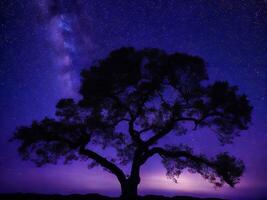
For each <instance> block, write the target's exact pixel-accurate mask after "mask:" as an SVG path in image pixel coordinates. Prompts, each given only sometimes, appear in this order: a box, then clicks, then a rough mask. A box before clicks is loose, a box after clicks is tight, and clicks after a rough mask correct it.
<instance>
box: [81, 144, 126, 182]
mask: <svg viewBox="0 0 267 200" xmlns="http://www.w3.org/2000/svg"><path fill="white" fill-rule="evenodd" d="M79 153H80V154H81V155H85V156H87V157H88V158H91V159H93V160H94V161H96V162H97V163H98V164H100V165H101V166H102V167H104V168H106V169H108V170H110V171H111V172H112V173H113V174H114V175H116V177H117V178H118V180H119V181H120V183H123V182H125V180H126V177H125V175H124V173H123V171H122V170H121V169H120V168H119V167H117V166H116V165H115V164H114V163H112V162H110V161H108V160H107V159H106V158H104V157H102V156H101V155H99V154H97V153H96V152H94V151H92V150H89V149H85V147H80V149H79Z"/></svg>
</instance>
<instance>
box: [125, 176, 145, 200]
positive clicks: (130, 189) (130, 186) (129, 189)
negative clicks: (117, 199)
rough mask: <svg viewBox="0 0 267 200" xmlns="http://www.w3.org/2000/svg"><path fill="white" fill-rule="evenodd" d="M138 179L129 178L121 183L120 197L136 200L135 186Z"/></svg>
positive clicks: (126, 199)
mask: <svg viewBox="0 0 267 200" xmlns="http://www.w3.org/2000/svg"><path fill="white" fill-rule="evenodd" d="M139 182H140V181H139V180H136V179H133V178H129V179H127V180H126V181H125V183H123V184H121V199H123V200H136V199H137V195H138V193H137V187H138V184H139Z"/></svg>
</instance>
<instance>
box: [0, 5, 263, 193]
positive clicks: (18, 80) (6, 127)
mask: <svg viewBox="0 0 267 200" xmlns="http://www.w3.org/2000/svg"><path fill="white" fill-rule="evenodd" d="M55 2H56V3H55ZM49 5H50V6H49ZM51 5H54V7H53V9H51ZM0 6H1V11H0V20H1V21H0V37H1V38H0V57H1V58H0V128H1V129H0V150H1V151H0V177H1V178H0V192H18V191H19V192H43V193H73V192H75V193H77V192H82V193H87V192H102V193H103V194H118V191H119V186H118V183H117V182H116V180H115V179H114V177H112V176H111V175H109V174H107V173H105V172H103V171H102V169H95V170H92V171H89V170H87V168H86V165H85V164H82V163H76V164H74V165H70V166H63V165H57V166H45V167H43V168H39V169H38V168H36V167H35V166H34V165H33V164H32V163H25V162H22V161H20V159H19V157H18V154H17V152H16V149H15V147H16V145H15V144H10V143H8V142H7V140H8V138H9V137H10V136H11V134H12V131H14V129H15V127H16V126H18V125H25V124H29V123H30V122H31V121H32V120H34V119H37V120H38V119H41V118H43V117H44V116H53V114H54V105H55V103H56V102H57V100H58V99H59V98H60V97H66V96H74V97H77V93H76V91H77V87H78V82H79V78H78V75H79V72H80V70H81V69H82V68H84V67H89V66H90V63H92V62H94V61H95V60H97V59H99V58H103V57H105V56H106V55H107V54H108V52H110V51H111V50H113V49H115V48H119V47H121V46H134V47H135V48H137V49H140V48H144V47H157V48H161V49H164V50H166V51H167V52H174V51H180V52H186V53H188V54H193V55H198V56H201V57H203V58H204V59H205V60H206V62H207V65H208V72H209V77H210V79H211V80H227V81H229V82H230V83H231V84H233V85H238V86H239V87H240V91H241V92H242V93H245V94H247V95H248V97H249V99H250V100H251V102H252V105H253V106H254V110H253V122H252V124H251V126H250V129H249V130H248V131H245V132H242V134H241V137H239V138H236V139H235V143H234V144H233V145H226V146H223V147H221V146H219V147H217V146H218V142H217V141H216V140H215V139H214V138H213V135H212V134H211V133H208V134H207V136H203V135H202V134H201V135H200V134H197V133H193V134H191V135H190V134H189V136H188V137H186V138H182V140H184V141H186V142H188V143H189V144H191V146H193V147H195V149H196V151H197V152H204V153H205V152H206V153H207V152H214V153H216V152H217V151H223V150H225V149H226V150H229V151H231V152H232V154H234V155H236V156H237V157H239V158H241V159H243V160H244V162H245V164H246V167H247V170H246V171H245V174H244V177H243V178H242V179H241V183H240V184H239V185H238V186H237V188H236V189H234V190H233V189H229V188H227V187H226V188H224V189H220V190H218V191H217V190H216V191H215V190H214V189H213V186H212V185H210V184H209V183H207V182H206V181H205V180H202V179H201V178H200V177H198V176H196V175H189V174H187V173H185V174H184V175H183V176H181V181H180V183H178V184H174V183H172V182H171V181H170V180H167V179H166V178H165V177H164V173H165V172H164V169H163V168H162V166H161V164H160V162H159V161H158V160H157V158H155V159H153V160H152V161H150V162H149V163H147V164H146V166H145V167H144V168H143V169H142V174H143V176H144V178H143V180H142V182H141V187H140V191H141V193H148V192H154V193H164V194H167V195H173V194H187V193H189V194H196V195H206V196H207V195H208V196H219V197H230V198H235V197H237V196H241V197H244V196H247V197H260V196H263V195H265V196H267V192H266V191H267V183H266V179H267V173H266V168H267V151H266V146H267V131H266V130H267V123H266V122H267V115H266V113H267V106H266V105H267V2H266V1H264V0H255V1H254V0H251V1H241V0H240V1H239V0H237V1H232V0H229V1H224V0H218V1H211V0H210V1H174V0H173V1H159V0H155V1H150V0H147V1H141V0H140V1H126V0H118V1H110V0H109V1H104V0H103V1H102V0H101V1H99V0H97V1H94V0H90V1H85V0H83V1H82V0H79V1H70V0H58V1H52V0H40V1H26V0H25V1H23V0H20V1H12V0H10V1H5V0H2V1H1V2H0ZM166 140H168V138H167V139H166ZM99 177H101V179H99ZM106 183H108V184H107V185H110V187H107V188H105V189H103V188H102V187H101V186H102V185H103V184H106Z"/></svg>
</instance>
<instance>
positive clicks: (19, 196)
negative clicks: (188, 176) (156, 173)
mask: <svg viewBox="0 0 267 200" xmlns="http://www.w3.org/2000/svg"><path fill="white" fill-rule="evenodd" d="M0 199H3V200H11V199H12V200H119V198H115V197H107V196H102V195H99V194H85V195H80V194H71V195H47V194H23V193H14V194H0ZM194 199H198V200H200V199H201V200H222V199H218V198H197V197H190V196H176V197H164V196H158V195H147V196H140V197H138V200H194Z"/></svg>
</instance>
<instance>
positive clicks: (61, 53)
mask: <svg viewBox="0 0 267 200" xmlns="http://www.w3.org/2000/svg"><path fill="white" fill-rule="evenodd" d="M77 2H78V1H70V0H42V1H36V3H37V5H38V7H39V9H40V17H41V20H42V22H43V23H44V25H46V26H47V27H48V29H47V32H48V38H49V42H50V43H51V45H52V46H53V49H54V50H55V63H56V65H57V66H58V68H59V80H60V81H61V87H62V90H63V96H65V97H75V96H77V89H78V86H79V85H78V84H79V78H78V75H77V72H78V71H79V70H80V69H81V66H83V65H85V63H86V61H87V60H88V58H85V56H83V55H84V54H85V53H86V52H87V51H88V50H90V49H91V48H92V43H91V40H90V33H89V30H88V29H85V28H84V27H83V26H86V24H84V23H83V20H84V19H83V20H81V18H80V14H81V13H80V8H79V5H78V3H77ZM87 20H88V19H87ZM86 56H89V55H86Z"/></svg>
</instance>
